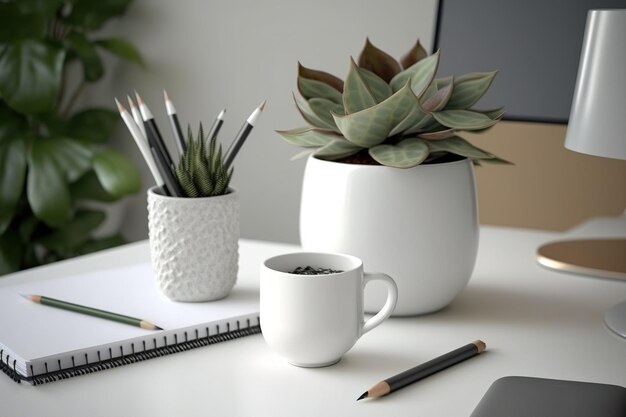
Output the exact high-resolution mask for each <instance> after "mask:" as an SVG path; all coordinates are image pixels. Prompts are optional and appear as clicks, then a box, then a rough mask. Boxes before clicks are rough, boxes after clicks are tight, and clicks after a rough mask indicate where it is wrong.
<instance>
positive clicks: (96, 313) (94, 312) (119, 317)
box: [20, 293, 163, 330]
mask: <svg viewBox="0 0 626 417" xmlns="http://www.w3.org/2000/svg"><path fill="white" fill-rule="evenodd" d="M20 295H21V296H22V297H24V298H26V299H27V300H30V301H33V302H35V303H37V304H43V305H46V306H50V307H55V308H60V309H63V310H68V311H73V312H74V313H80V314H86V315H88V316H93V317H99V318H101V319H106V320H112V321H116V322H118V323H124V324H130V325H131V326H136V327H141V328H142V329H146V330H163V329H162V328H161V327H159V326H157V325H155V324H152V323H150V322H149V321H146V320H143V319H138V318H135V317H130V316H125V315H123V314H118V313H112V312H110V311H105V310H100V309H97V308H93V307H87V306H83V305H80V304H74V303H70V302H67V301H63V300H57V299H55V298H50V297H45V296H43V295H33V294H24V293H20Z"/></svg>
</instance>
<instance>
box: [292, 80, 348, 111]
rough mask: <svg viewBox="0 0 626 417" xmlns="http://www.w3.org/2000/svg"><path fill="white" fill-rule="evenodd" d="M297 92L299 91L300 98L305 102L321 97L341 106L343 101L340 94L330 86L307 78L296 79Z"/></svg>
mask: <svg viewBox="0 0 626 417" xmlns="http://www.w3.org/2000/svg"><path fill="white" fill-rule="evenodd" d="M298 91H300V94H302V97H304V98H306V99H307V100H308V99H310V98H314V97H321V98H326V99H328V100H330V101H334V102H335V103H337V104H342V100H343V98H342V97H341V93H340V92H339V91H337V90H336V89H334V88H333V87H331V86H330V85H328V84H326V83H324V82H322V81H317V80H312V79H309V78H304V77H298Z"/></svg>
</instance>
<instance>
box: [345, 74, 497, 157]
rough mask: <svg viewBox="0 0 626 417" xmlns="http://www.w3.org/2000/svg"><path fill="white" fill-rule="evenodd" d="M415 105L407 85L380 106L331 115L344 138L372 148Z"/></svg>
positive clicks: (379, 104) (380, 141)
mask: <svg viewBox="0 0 626 417" xmlns="http://www.w3.org/2000/svg"><path fill="white" fill-rule="evenodd" d="M416 105H417V98H416V97H415V95H414V94H413V91H411V88H410V86H409V84H408V83H407V84H406V85H405V86H404V87H403V88H401V89H400V90H399V91H398V92H397V93H395V94H394V95H392V96H391V97H389V98H388V99H387V100H385V101H383V102H382V103H378V104H377V105H375V106H373V107H370V108H368V109H365V110H361V111H360V112H357V113H352V114H347V115H345V116H341V115H337V114H333V118H334V119H335V123H336V124H337V127H338V128H339V130H340V131H341V133H342V134H343V136H344V137H345V138H346V139H348V140H349V141H350V142H352V143H354V144H355V145H358V146H361V147H363V148H371V147H372V146H376V145H378V144H380V143H382V142H384V141H385V139H387V137H388V135H389V132H391V130H392V129H393V128H394V127H395V126H396V125H397V124H398V123H400V122H401V121H402V120H403V119H404V118H405V117H406V116H407V114H409V112H410V111H411V109H413V108H414V107H415V106H416ZM485 117H486V116H485Z"/></svg>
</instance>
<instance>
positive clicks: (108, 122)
mask: <svg viewBox="0 0 626 417" xmlns="http://www.w3.org/2000/svg"><path fill="white" fill-rule="evenodd" d="M118 121H119V114H118V113H117V112H114V111H111V110H108V109H104V108H92V109H85V110H82V111H80V112H78V113H76V114H74V115H73V116H72V118H71V119H70V120H69V123H68V126H67V132H68V135H70V136H71V137H73V138H76V139H83V140H85V141H88V142H93V143H104V142H107V141H108V140H109V138H110V137H111V136H112V135H113V130H114V129H115V126H116V125H117V123H118Z"/></svg>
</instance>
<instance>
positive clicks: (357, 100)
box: [343, 59, 378, 114]
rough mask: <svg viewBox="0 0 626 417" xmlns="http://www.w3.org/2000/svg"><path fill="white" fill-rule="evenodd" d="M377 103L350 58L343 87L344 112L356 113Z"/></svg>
mask: <svg viewBox="0 0 626 417" xmlns="http://www.w3.org/2000/svg"><path fill="white" fill-rule="evenodd" d="M377 103H378V102H377V101H376V99H375V98H374V96H373V95H372V92H371V91H370V89H369V86H368V85H367V84H366V83H365V80H364V79H363V77H362V76H361V73H360V72H359V69H358V67H357V66H356V63H355V62H354V60H353V59H350V70H349V71H348V75H347V77H346V83H345V85H344V88H343V107H344V109H345V111H346V114H351V113H356V112H358V111H361V110H363V109H367V108H369V107H372V106H375V105H376V104H377Z"/></svg>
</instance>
